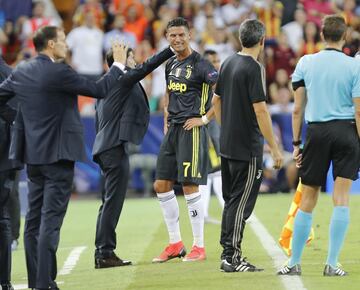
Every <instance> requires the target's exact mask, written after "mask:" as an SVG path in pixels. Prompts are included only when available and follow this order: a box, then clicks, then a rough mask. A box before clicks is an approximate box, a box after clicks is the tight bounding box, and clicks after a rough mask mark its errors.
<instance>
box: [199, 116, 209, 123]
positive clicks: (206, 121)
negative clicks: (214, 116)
mask: <svg viewBox="0 0 360 290" xmlns="http://www.w3.org/2000/svg"><path fill="white" fill-rule="evenodd" d="M201 121H202V122H203V123H204V125H207V124H209V122H210V120H209V119H208V118H207V117H206V115H203V116H202V117H201Z"/></svg>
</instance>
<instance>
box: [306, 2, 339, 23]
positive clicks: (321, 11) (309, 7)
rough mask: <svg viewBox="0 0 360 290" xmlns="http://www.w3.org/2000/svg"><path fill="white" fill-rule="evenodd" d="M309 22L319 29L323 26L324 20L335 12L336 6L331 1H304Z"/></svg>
mask: <svg viewBox="0 0 360 290" xmlns="http://www.w3.org/2000/svg"><path fill="white" fill-rule="evenodd" d="M302 3H303V5H304V9H305V11H306V14H307V18H308V21H311V22H314V23H315V24H316V25H317V26H318V27H320V26H321V20H322V18H323V17H324V16H325V15H327V14H333V13H334V12H335V9H334V8H335V4H334V2H333V1H329V0H302Z"/></svg>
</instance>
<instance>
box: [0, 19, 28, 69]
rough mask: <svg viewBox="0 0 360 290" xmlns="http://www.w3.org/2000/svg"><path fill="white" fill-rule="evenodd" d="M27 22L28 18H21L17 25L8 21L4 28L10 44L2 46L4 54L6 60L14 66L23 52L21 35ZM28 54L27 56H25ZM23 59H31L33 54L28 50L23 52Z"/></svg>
mask: <svg viewBox="0 0 360 290" xmlns="http://www.w3.org/2000/svg"><path fill="white" fill-rule="evenodd" d="M25 21H26V17H25V16H22V17H19V18H18V20H17V21H16V23H15V25H14V24H13V22H11V21H6V23H5V26H4V33H5V34H6V36H7V38H8V42H7V43H6V44H5V45H3V46H2V54H3V58H4V60H5V61H6V62H7V63H8V64H11V65H13V64H14V63H15V62H16V60H17V59H18V58H19V55H20V51H21V50H22V49H21V48H22V43H21V41H20V38H19V35H20V34H21V30H22V27H23V24H24V22H25ZM25 52H26V55H24V54H25ZM22 54H23V57H25V58H28V57H31V52H30V53H28V52H27V51H26V49H23V51H22Z"/></svg>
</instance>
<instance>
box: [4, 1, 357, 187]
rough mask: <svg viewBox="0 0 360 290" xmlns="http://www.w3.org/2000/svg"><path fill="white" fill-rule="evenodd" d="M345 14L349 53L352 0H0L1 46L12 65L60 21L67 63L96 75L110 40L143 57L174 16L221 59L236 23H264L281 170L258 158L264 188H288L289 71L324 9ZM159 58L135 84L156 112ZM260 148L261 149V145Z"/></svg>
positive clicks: (87, 111) (307, 47) (161, 43)
mask: <svg viewBox="0 0 360 290" xmlns="http://www.w3.org/2000/svg"><path fill="white" fill-rule="evenodd" d="M332 13H338V14H341V15H342V16H344V18H345V19H346V22H347V25H348V27H349V32H348V38H347V42H346V45H345V47H344V49H343V51H344V52H345V53H346V54H347V55H351V56H353V55H354V54H355V53H356V52H357V51H358V49H359V43H360V42H359V40H360V17H359V16H360V1H359V0H298V1H297V0H291V1H289V0H282V1H275V0H256V1H253V0H195V1H194V0H193V1H191V0H103V1H101V0H79V1H73V0H61V1H60V0H53V1H51V0H46V1H31V0H12V1H4V0H3V1H0V47H1V49H0V53H1V55H2V57H3V58H4V60H5V61H6V62H7V63H8V64H10V65H11V66H15V65H16V64H17V63H19V62H20V61H23V60H26V59H29V58H31V57H32V56H33V55H34V54H35V50H34V46H33V44H32V41H31V39H32V35H33V33H34V31H36V30H37V29H38V28H39V27H41V26H43V25H59V26H63V27H64V29H65V31H66V33H67V44H68V46H69V48H70V50H71V55H69V57H68V61H69V62H70V63H71V65H72V66H73V67H74V69H75V70H76V71H77V72H78V73H80V74H82V75H85V76H87V77H89V78H93V79H97V78H98V77H99V76H100V75H102V74H103V72H104V70H105V64H104V54H105V52H106V51H107V50H108V49H109V47H110V46H111V40H112V39H119V40H120V41H124V42H126V43H127V44H129V46H130V47H132V48H133V49H134V55H135V60H136V62H137V63H142V62H143V61H145V60H146V59H147V58H148V57H149V56H151V55H152V54H154V53H155V52H157V51H160V50H161V49H162V48H164V47H165V46H166V45H167V41H166V39H165V28H166V24H167V23H168V21H169V20H170V19H173V18H175V17H177V16H182V17H184V18H186V19H187V20H188V21H189V23H190V25H191V33H192V43H191V46H192V47H193V48H194V49H195V50H197V51H199V52H200V53H203V52H204V51H205V50H213V51H216V52H217V53H218V55H219V57H220V60H221V62H223V61H224V60H225V59H226V58H227V57H228V56H229V55H231V54H232V53H234V52H236V51H238V50H239V49H240V48H241V47H240V42H239V40H238V35H237V34H238V27H239V24H240V23H241V22H242V21H243V20H244V19H247V18H257V19H259V20H261V21H262V22H263V23H264V24H265V27H266V43H265V47H266V48H265V52H264V53H263V55H262V56H261V61H262V62H263V63H264V64H265V65H266V77H267V79H266V81H267V92H268V98H269V99H268V105H269V110H270V112H271V114H272V117H273V125H274V129H275V132H276V134H277V136H278V138H279V140H281V141H282V142H281V144H282V146H283V149H284V153H285V169H284V170H282V171H280V173H278V172H277V171H274V170H273V169H272V164H271V158H270V154H269V153H266V154H265V158H264V177H265V178H264V181H263V184H262V187H261V191H263V192H277V191H288V190H289V189H290V190H293V189H295V187H296V183H297V176H298V174H297V169H296V167H295V164H294V162H293V161H292V157H291V152H292V144H291V140H292V136H291V123H290V119H291V111H292V108H293V92H292V89H291V87H290V82H289V79H290V75H291V74H292V72H293V70H294V68H295V64H296V63H297V60H298V59H299V58H300V57H301V56H303V55H304V54H309V53H315V52H318V51H319V50H321V49H322V48H323V44H322V43H321V40H320V35H319V30H320V25H321V18H322V17H323V16H324V15H326V14H332ZM164 67H165V65H163V66H161V67H159V68H158V69H156V70H155V71H154V72H153V73H151V74H150V75H148V76H147V77H146V78H145V79H144V80H143V81H142V84H143V86H144V88H145V91H146V93H147V95H148V98H149V103H150V109H151V112H152V113H154V114H159V113H162V111H163V96H164V94H165V89H166V83H165V78H164V74H165V72H164ZM80 107H81V112H82V114H83V115H88V116H89V115H94V114H95V111H94V101H93V100H92V99H89V98H82V99H81V101H80ZM264 149H265V152H268V148H267V145H266V144H265V148H264Z"/></svg>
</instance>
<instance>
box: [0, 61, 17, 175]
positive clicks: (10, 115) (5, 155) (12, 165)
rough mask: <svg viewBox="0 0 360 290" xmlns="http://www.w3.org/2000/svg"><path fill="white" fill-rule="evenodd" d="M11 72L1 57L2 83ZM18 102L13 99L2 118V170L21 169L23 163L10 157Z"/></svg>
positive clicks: (0, 75) (0, 121) (0, 71)
mask: <svg viewBox="0 0 360 290" xmlns="http://www.w3.org/2000/svg"><path fill="white" fill-rule="evenodd" d="M10 73H11V68H10V67H9V66H8V65H7V64H6V63H5V62H4V60H3V59H2V58H1V57H0V83H2V82H3V81H4V80H5V79H6V78H7V77H8V76H9V75H10ZM15 107H16V103H15V102H14V101H13V102H12V104H11V106H6V107H5V109H4V115H6V119H3V118H0V136H1V137H0V171H4V170H11V169H20V168H21V167H22V164H21V163H20V162H18V161H16V160H10V159H9V148H10V125H11V122H12V121H13V119H14V117H15V114H16V111H15Z"/></svg>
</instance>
